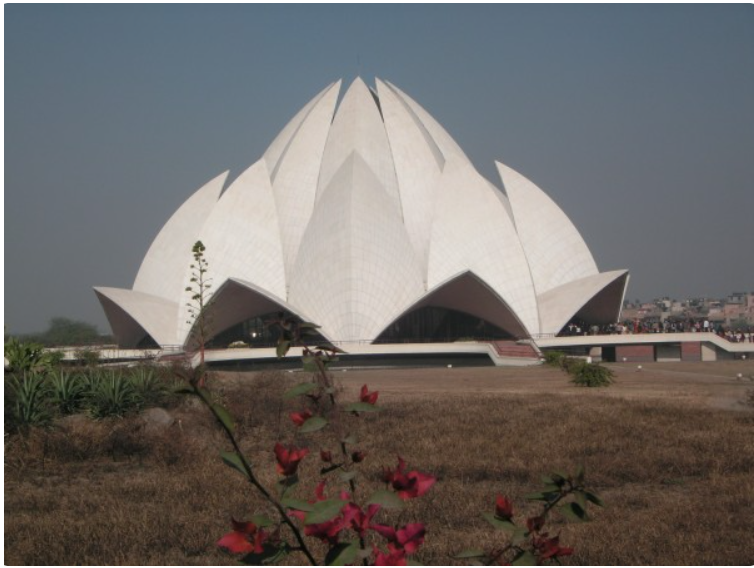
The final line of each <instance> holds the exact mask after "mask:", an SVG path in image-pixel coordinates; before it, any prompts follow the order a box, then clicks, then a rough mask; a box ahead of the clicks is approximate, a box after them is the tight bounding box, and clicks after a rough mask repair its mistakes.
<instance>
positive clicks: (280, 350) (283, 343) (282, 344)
mask: <svg viewBox="0 0 754 568" xmlns="http://www.w3.org/2000/svg"><path fill="white" fill-rule="evenodd" d="M290 348H291V342H290V341H289V340H287V339H281V340H280V341H278V346H277V349H276V353H277V356H278V359H282V358H283V357H285V356H286V354H287V353H288V350H289V349H290Z"/></svg>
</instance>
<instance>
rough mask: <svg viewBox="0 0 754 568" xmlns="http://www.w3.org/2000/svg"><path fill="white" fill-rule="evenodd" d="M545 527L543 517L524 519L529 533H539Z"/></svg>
mask: <svg viewBox="0 0 754 568" xmlns="http://www.w3.org/2000/svg"><path fill="white" fill-rule="evenodd" d="M544 526H545V518H544V517H529V518H528V519H526V528H527V529H528V530H529V532H530V533H535V532H539V531H541V530H542V527H544Z"/></svg>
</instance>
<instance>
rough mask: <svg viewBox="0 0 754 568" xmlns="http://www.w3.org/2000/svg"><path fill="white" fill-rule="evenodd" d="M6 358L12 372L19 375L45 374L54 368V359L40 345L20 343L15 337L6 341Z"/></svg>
mask: <svg viewBox="0 0 754 568" xmlns="http://www.w3.org/2000/svg"><path fill="white" fill-rule="evenodd" d="M5 358H6V359H8V365H9V367H10V370H11V371H14V372H17V373H24V372H28V371H36V372H44V371H49V370H50V369H51V368H52V367H53V357H52V356H51V355H50V354H49V353H46V352H45V350H44V347H42V346H41V345H40V344H39V343H31V342H27V341H19V340H18V339H16V338H15V337H8V338H7V339H6V340H5Z"/></svg>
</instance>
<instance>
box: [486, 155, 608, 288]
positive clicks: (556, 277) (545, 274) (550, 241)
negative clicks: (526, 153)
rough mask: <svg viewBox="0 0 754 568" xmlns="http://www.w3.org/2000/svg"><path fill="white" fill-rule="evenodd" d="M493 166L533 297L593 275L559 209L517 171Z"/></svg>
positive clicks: (578, 238) (585, 253) (582, 248)
mask: <svg viewBox="0 0 754 568" xmlns="http://www.w3.org/2000/svg"><path fill="white" fill-rule="evenodd" d="M496 165H497V169H498V172H499V173H500V178H501V179H502V180H503V185H504V186H505V191H506V193H507V194H508V199H509V200H510V204H511V207H512V209H513V217H514V219H515V221H516V230H517V231H518V236H519V238H520V239H521V244H522V246H523V247H524V250H525V251H526V257H527V258H528V259H529V267H530V268H531V274H532V278H533V279H534V287H535V289H536V291H537V294H543V293H544V292H547V291H548V290H551V289H553V288H556V287H558V286H562V285H563V284H566V283H567V282H571V281H572V280H577V279H579V278H584V277H586V276H593V275H595V274H597V272H598V270H597V265H596V264H595V262H594V258H593V257H592V254H591V253H590V252H589V249H588V248H587V246H586V243H585V242H584V239H583V238H581V235H580V234H579V232H578V230H576V227H574V226H573V223H571V221H570V219H568V217H567V216H566V214H565V213H563V211H562V210H561V209H560V207H558V206H557V205H556V204H555V202H554V201H553V200H552V199H550V198H549V197H548V196H547V195H546V194H545V192H544V191H542V190H541V189H539V188H538V187H537V186H536V185H534V184H533V183H532V182H531V181H529V180H528V179H526V178H525V177H524V176H522V175H521V174H520V173H518V172H517V171H515V170H513V169H512V168H509V167H508V166H505V165H503V164H501V163H500V162H496Z"/></svg>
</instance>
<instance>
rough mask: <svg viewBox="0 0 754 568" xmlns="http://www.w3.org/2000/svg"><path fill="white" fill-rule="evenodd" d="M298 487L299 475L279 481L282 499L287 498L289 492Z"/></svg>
mask: <svg viewBox="0 0 754 568" xmlns="http://www.w3.org/2000/svg"><path fill="white" fill-rule="evenodd" d="M296 485H298V474H294V475H289V476H288V477H284V478H283V479H281V480H280V481H278V491H279V492H280V495H281V496H282V497H285V495H286V494H287V493H288V491H290V490H291V489H292V488H293V487H295V486H296Z"/></svg>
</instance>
